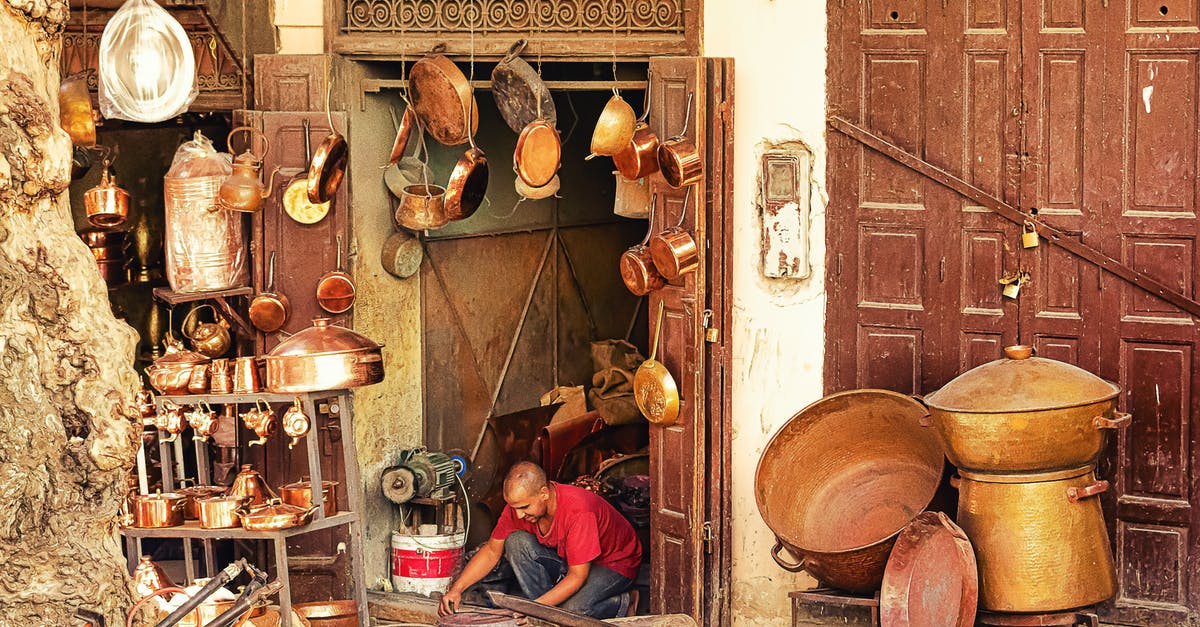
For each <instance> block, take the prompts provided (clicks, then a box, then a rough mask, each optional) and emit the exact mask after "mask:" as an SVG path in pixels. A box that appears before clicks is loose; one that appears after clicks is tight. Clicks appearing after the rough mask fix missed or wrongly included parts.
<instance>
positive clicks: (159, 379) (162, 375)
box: [146, 339, 211, 394]
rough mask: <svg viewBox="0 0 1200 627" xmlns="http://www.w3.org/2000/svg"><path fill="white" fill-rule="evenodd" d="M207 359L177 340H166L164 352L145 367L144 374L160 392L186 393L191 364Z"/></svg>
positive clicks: (190, 375) (205, 362)
mask: <svg viewBox="0 0 1200 627" xmlns="http://www.w3.org/2000/svg"><path fill="white" fill-rule="evenodd" d="M209 361H211V360H210V359H209V358H208V357H205V356H204V355H201V354H200V353H197V352H195V351H190V350H187V349H185V348H184V347H183V344H180V343H179V342H178V341H175V340H173V339H172V340H167V350H166V354H164V355H163V356H162V357H159V358H158V359H156V360H154V363H153V364H151V365H150V366H149V367H148V368H146V376H147V377H149V378H150V385H151V386H153V387H154V389H156V390H158V391H159V393H160V394H187V386H188V380H189V379H191V377H192V366H195V365H197V364H207V363H208V362H209Z"/></svg>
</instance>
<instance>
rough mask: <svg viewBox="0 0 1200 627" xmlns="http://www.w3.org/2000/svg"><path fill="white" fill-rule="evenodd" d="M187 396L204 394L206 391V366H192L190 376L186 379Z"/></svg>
mask: <svg viewBox="0 0 1200 627" xmlns="http://www.w3.org/2000/svg"><path fill="white" fill-rule="evenodd" d="M187 389H188V393H189V394H204V393H205V392H207V391H208V364H196V365H194V366H192V376H190V377H188V385H187Z"/></svg>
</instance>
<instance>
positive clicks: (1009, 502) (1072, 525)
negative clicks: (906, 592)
mask: <svg viewBox="0 0 1200 627" xmlns="http://www.w3.org/2000/svg"><path fill="white" fill-rule="evenodd" d="M960 474H961V475H962V479H960V480H958V481H955V482H954V483H955V484H957V485H958V490H959V498H958V524H959V525H961V526H962V528H963V530H964V531H966V532H967V536H968V537H970V538H971V543H972V544H973V545H975V555H976V557H977V559H978V561H979V607H981V608H983V609H986V610H991V611H993V612H1059V611H1064V610H1069V609H1073V608H1077V607H1084V606H1087V605H1095V604H1096V603H1100V602H1101V601H1106V600H1108V599H1110V598H1112V596H1113V595H1114V594H1116V590H1117V588H1116V574H1115V570H1114V569H1113V557H1112V551H1111V549H1110V548H1109V545H1108V533H1107V532H1106V531H1105V528H1104V513H1103V512H1102V511H1101V510H1100V498H1099V496H1098V495H1099V494H1101V493H1102V492H1104V491H1105V490H1107V489H1108V482H1107V481H1097V480H1096V476H1095V474H1094V473H1093V471H1092V467H1090V466H1088V467H1083V468H1074V469H1070V470H1061V471H1057V472H1053V473H1041V474H1034V475H1030V474H1008V475H1003V474H982V473H970V472H961V471H960Z"/></svg>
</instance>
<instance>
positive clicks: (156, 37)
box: [99, 0, 199, 122]
mask: <svg viewBox="0 0 1200 627" xmlns="http://www.w3.org/2000/svg"><path fill="white" fill-rule="evenodd" d="M99 77H100V80H99V83H100V90H99V101H100V113H101V114H102V115H103V116H104V117H106V118H116V119H119V120H131V121H133V122H161V121H163V120H169V119H171V118H173V117H175V116H177V115H179V114H181V113H183V112H184V111H187V108H188V105H190V104H191V103H192V101H193V100H195V99H196V96H197V95H198V94H199V90H198V89H197V87H196V59H195V56H194V54H193V52H192V44H191V42H190V41H189V40H188V36H187V33H185V32H184V30H183V26H180V24H179V21H178V20H176V19H175V18H174V17H171V14H170V13H167V11H166V9H163V8H162V7H160V6H158V4H156V3H155V2H153V0H129V1H128V2H126V3H125V4H124V5H122V6H121V8H120V9H118V10H117V12H116V13H115V14H113V16H112V19H110V20H109V21H108V24H107V25H106V26H105V27H104V34H103V35H101V37H100V63H99Z"/></svg>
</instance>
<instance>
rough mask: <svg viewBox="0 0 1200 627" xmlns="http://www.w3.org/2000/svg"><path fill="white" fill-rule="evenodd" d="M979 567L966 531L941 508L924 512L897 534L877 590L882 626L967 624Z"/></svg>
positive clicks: (951, 626)
mask: <svg viewBox="0 0 1200 627" xmlns="http://www.w3.org/2000/svg"><path fill="white" fill-rule="evenodd" d="M978 600H979V567H978V566H977V565H976V563H975V550H974V549H973V548H972V547H971V541H970V540H968V539H967V534H966V533H965V532H964V531H963V530H962V529H961V528H960V527H959V526H958V525H956V524H954V522H953V521H951V520H950V518H949V517H948V516H946V515H945V514H943V513H942V512H923V513H922V514H920V515H919V516H917V517H916V518H914V519H913V521H912V522H911V523H909V524H908V526H907V527H905V528H904V531H902V532H900V536H899V537H898V538H896V546H895V547H893V548H892V555H891V557H889V558H888V562H887V570H885V571H884V573H883V588H882V589H881V590H880V592H879V621H880V626H881V627H971V626H972V625H974V624H975V610H976V605H977V603H978Z"/></svg>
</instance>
